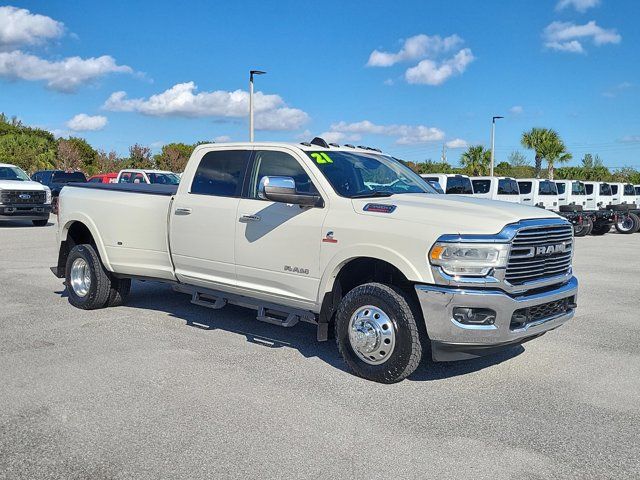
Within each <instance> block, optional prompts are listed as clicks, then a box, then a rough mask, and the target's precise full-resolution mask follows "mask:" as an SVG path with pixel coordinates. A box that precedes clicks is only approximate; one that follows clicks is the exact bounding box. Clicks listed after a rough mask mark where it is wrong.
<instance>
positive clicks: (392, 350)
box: [52, 138, 578, 383]
mask: <svg viewBox="0 0 640 480" xmlns="http://www.w3.org/2000/svg"><path fill="white" fill-rule="evenodd" d="M58 215H59V221H58V225H59V241H60V249H59V256H58V263H57V265H56V266H55V267H52V271H53V272H54V273H55V274H56V276H58V277H59V278H65V284H66V286H67V291H68V296H69V302H70V303H71V304H72V305H74V306H76V307H78V308H82V309H95V308H102V307H105V306H115V305H119V304H121V303H122V302H123V301H124V299H125V297H126V296H127V294H128V293H129V288H130V285H131V279H132V278H142V279H154V280H159V281H163V282H169V283H171V284H173V286H174V289H175V290H177V291H179V292H184V293H188V294H190V295H191V296H192V301H193V302H194V303H197V304H199V305H203V306H207V307H211V308H220V307H223V306H224V305H225V304H227V303H234V304H239V305H242V306H246V307H252V308H255V309H256V310H257V311H258V315H257V318H258V320H263V321H267V322H271V323H276V324H278V325H282V326H291V325H294V324H295V323H297V322H298V321H307V322H311V323H313V324H316V325H317V328H318V330H317V332H318V333H317V335H318V339H319V340H327V339H328V338H329V337H330V336H331V332H334V334H335V338H336V341H337V344H338V348H339V351H340V353H341V354H342V356H343V357H344V359H345V361H346V363H347V364H348V365H349V366H350V368H351V369H352V370H353V371H354V372H355V373H356V374H357V375H360V376H362V377H364V378H367V379H370V380H374V381H378V382H385V383H390V382H396V381H399V380H402V379H403V378H405V377H406V376H408V375H409V374H411V372H413V371H414V370H415V368H416V367H417V366H418V363H419V362H420V359H421V357H422V355H423V351H424V352H430V353H431V355H432V357H433V359H434V360H437V361H439V360H458V359H466V358H474V357H477V356H480V355H484V354H487V353H490V352H492V351H495V350H496V348H500V347H504V346H506V345H514V344H519V343H522V342H525V341H527V340H530V339H532V338H535V337H538V336H540V335H542V334H543V333H545V332H547V331H548V330H552V329H554V328H557V327H559V326H560V325H562V324H563V323H565V322H566V321H567V320H569V319H570V318H572V317H573V315H574V312H575V309H576V298H577V288H578V283H577V280H576V278H575V277H574V276H573V272H572V265H571V262H572V256H573V234H572V228H571V225H570V224H569V223H568V222H566V221H565V220H564V219H562V218H560V217H558V216H557V215H556V214H554V213H552V212H549V211H546V210H544V209H541V208H531V207H525V206H522V205H517V204H510V203H506V202H495V201H490V200H482V199H476V198H470V197H458V196H451V195H442V194H438V193H437V192H435V190H433V189H432V188H431V187H430V186H429V185H428V184H427V183H426V182H424V181H423V180H422V179H421V178H420V177H419V176H418V175H416V174H415V173H414V172H413V171H411V170H410V169H409V168H407V167H405V166H404V165H403V164H402V163H401V162H399V161H397V160H395V159H393V158H392V157H390V156H388V155H384V154H382V153H378V151H374V150H373V149H365V148H350V147H347V146H344V147H335V146H329V145H328V144H326V143H325V142H324V141H323V140H322V139H317V138H316V139H314V140H313V142H312V143H304V144H286V143H234V144H211V145H200V146H198V147H197V148H196V149H195V151H194V152H193V154H192V156H191V158H190V160H189V163H188V165H187V167H186V169H185V172H184V174H183V176H182V181H181V182H180V185H179V186H165V185H160V186H157V185H139V184H131V185H125V184H90V183H87V184H78V185H71V186H67V187H65V188H64V189H63V191H62V194H61V196H60V211H59V214H58ZM132 218H134V219H136V221H135V222H131V219H132ZM429 346H430V349H429Z"/></svg>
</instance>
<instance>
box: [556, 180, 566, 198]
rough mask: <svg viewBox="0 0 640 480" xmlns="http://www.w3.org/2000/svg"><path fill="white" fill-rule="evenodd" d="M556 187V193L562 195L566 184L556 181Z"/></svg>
mask: <svg viewBox="0 0 640 480" xmlns="http://www.w3.org/2000/svg"><path fill="white" fill-rule="evenodd" d="M556 188H557V189H558V195H564V192H565V190H566V185H565V184H564V183H562V182H557V183H556Z"/></svg>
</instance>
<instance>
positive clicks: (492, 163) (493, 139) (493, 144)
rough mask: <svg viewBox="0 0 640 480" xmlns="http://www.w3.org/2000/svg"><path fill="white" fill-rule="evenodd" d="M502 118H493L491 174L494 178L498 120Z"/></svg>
mask: <svg viewBox="0 0 640 480" xmlns="http://www.w3.org/2000/svg"><path fill="white" fill-rule="evenodd" d="M501 118H504V117H501V116H499V115H497V116H494V117H492V118H491V172H490V176H492V177H493V165H494V158H495V157H494V150H495V141H496V120H499V119H501Z"/></svg>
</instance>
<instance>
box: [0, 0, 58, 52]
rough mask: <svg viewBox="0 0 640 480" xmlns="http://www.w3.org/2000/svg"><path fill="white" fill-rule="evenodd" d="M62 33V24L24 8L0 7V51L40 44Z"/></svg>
mask: <svg viewBox="0 0 640 480" xmlns="http://www.w3.org/2000/svg"><path fill="white" fill-rule="evenodd" d="M63 34H64V24H62V23H61V22H58V21H56V20H53V19H52V18H50V17H47V16H44V15H37V14H33V13H31V12H30V11H29V10H26V9H24V8H16V7H11V6H4V7H0V51H2V50H13V49H15V48H16V47H18V46H21V45H40V44H42V43H45V42H46V41H48V40H52V39H55V38H59V37H61V36H62V35H63Z"/></svg>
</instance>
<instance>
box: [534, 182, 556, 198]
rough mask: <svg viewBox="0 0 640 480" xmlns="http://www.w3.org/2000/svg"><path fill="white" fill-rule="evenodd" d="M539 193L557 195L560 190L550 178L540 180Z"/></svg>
mask: <svg viewBox="0 0 640 480" xmlns="http://www.w3.org/2000/svg"><path fill="white" fill-rule="evenodd" d="M538 194H539V195H557V194H558V190H557V188H556V184H555V183H553V182H551V181H549V180H545V181H543V182H540V183H539V186H538Z"/></svg>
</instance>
